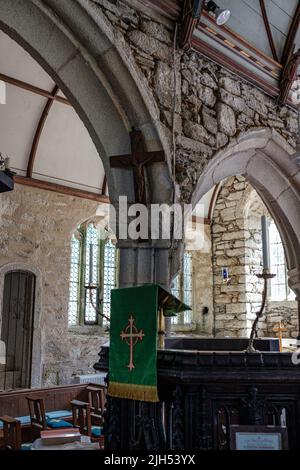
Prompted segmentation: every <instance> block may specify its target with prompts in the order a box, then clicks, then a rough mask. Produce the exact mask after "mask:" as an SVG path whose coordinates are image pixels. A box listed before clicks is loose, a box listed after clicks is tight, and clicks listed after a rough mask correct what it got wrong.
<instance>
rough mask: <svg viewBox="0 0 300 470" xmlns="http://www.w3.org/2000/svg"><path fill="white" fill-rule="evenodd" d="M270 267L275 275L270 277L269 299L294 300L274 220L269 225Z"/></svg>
mask: <svg viewBox="0 0 300 470" xmlns="http://www.w3.org/2000/svg"><path fill="white" fill-rule="evenodd" d="M269 239H270V269H271V273H273V274H276V277H274V278H273V279H271V295H270V299H271V300H278V301H280V300H295V294H294V293H293V291H291V289H290V288H289V286H288V282H287V268H286V262H285V256H284V249H283V245H282V241H281V238H280V234H279V232H278V230H277V227H276V225H275V222H274V221H272V222H271V223H270V225H269Z"/></svg>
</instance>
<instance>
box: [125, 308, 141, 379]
mask: <svg viewBox="0 0 300 470" xmlns="http://www.w3.org/2000/svg"><path fill="white" fill-rule="evenodd" d="M128 321H129V323H128V325H127V326H126V328H125V330H124V331H121V334H120V336H121V338H122V341H124V340H125V342H126V343H127V344H128V346H129V351H130V352H129V364H128V366H127V367H128V369H129V370H130V372H131V371H132V370H133V369H134V368H135V365H134V362H133V353H134V347H135V345H136V344H137V342H138V341H143V338H144V336H145V333H144V332H143V330H140V331H138V329H137V327H136V326H135V325H134V322H135V318H133V316H132V315H130V317H129V318H128Z"/></svg>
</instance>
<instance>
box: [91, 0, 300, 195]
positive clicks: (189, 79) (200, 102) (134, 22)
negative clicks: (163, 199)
mask: <svg viewBox="0 0 300 470" xmlns="http://www.w3.org/2000/svg"><path fill="white" fill-rule="evenodd" d="M93 3H94V4H95V5H96V6H97V8H99V10H101V11H102V13H103V14H104V16H105V17H106V19H107V21H108V22H109V23H110V24H112V25H113V27H114V28H115V31H116V33H117V32H118V34H121V35H122V36H123V38H124V40H125V42H126V43H127V45H129V46H130V49H131V51H132V56H133V59H134V61H135V63H136V65H137V69H138V70H139V71H140V72H141V74H140V75H141V77H142V81H143V83H144V86H145V87H146V88H147V90H148V91H149V92H150V94H152V96H153V101H154V103H156V105H157V109H158V114H159V116H160V120H161V123H162V125H163V127H164V129H165V133H166V136H167V137H168V138H169V142H170V147H172V132H173V129H174V132H175V138H176V147H177V149H176V161H177V165H176V172H177V181H178V183H179V185H180V190H181V197H182V200H183V201H188V200H189V199H190V197H191V194H192V191H193V189H194V187H195V185H196V182H197V180H198V178H199V176H200V174H201V173H202V171H203V169H204V167H205V165H206V164H207V162H208V161H209V160H210V159H211V158H212V156H213V155H214V154H215V153H216V151H217V150H219V149H221V148H223V147H225V146H226V145H227V144H228V143H229V142H231V141H232V140H234V139H235V138H236V137H237V136H238V135H239V134H240V133H243V132H244V131H246V130H249V129H251V128H255V127H271V128H273V129H276V131H278V132H279V134H281V135H282V136H283V137H284V138H285V139H286V140H287V142H289V143H290V144H291V145H292V146H294V145H295V142H294V134H295V133H296V132H297V120H296V114H295V112H294V111H292V110H289V109H287V108H286V107H282V108H278V107H277V105H276V103H275V101H274V99H272V98H270V97H269V96H267V95H266V94H265V93H263V92H262V91H260V90H258V89H257V88H256V87H254V86H253V85H251V84H248V83H247V82H246V81H244V80H241V79H239V78H237V77H236V76H235V75H233V74H232V73H230V72H228V71H226V70H225V69H224V68H223V67H221V66H219V65H216V64H215V63H213V62H212V61H210V60H208V59H206V58H205V57H204V56H203V55H202V54H200V53H199V52H196V51H193V50H191V51H190V52H188V53H182V51H176V52H175V53H174V50H173V44H174V32H173V30H172V28H173V27H171V26H170V25H168V24H167V23H166V22H164V21H163V20H162V19H160V18H158V17H157V16H156V17H155V20H154V19H153V18H152V17H150V16H149V15H148V14H146V13H144V12H142V11H139V10H136V9H135V8H134V7H132V6H131V3H130V2H125V1H119V0H117V1H113V2H110V1H108V0H93Z"/></svg>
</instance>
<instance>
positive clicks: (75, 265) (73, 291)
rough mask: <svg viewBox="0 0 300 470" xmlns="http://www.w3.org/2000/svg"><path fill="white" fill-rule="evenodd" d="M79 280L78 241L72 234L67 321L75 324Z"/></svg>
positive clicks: (77, 317)
mask: <svg viewBox="0 0 300 470" xmlns="http://www.w3.org/2000/svg"><path fill="white" fill-rule="evenodd" d="M79 280H80V241H79V240H78V239H77V238H76V237H75V235H73V236H72V240H71V269H70V294H69V309H68V323H69V325H70V326H75V325H77V324H78V321H79V303H78V301H79Z"/></svg>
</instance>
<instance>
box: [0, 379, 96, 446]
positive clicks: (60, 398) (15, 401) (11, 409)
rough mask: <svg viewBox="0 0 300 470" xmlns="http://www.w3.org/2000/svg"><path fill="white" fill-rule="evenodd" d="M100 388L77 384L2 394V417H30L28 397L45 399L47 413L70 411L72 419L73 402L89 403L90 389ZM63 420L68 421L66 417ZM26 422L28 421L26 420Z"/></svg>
mask: <svg viewBox="0 0 300 470" xmlns="http://www.w3.org/2000/svg"><path fill="white" fill-rule="evenodd" d="M89 386H92V387H97V388H98V387H99V388H100V389H104V387H103V386H102V385H96V384H75V385H60V386H57V387H49V388H39V389H38V388H34V389H22V390H11V391H4V392H0V416H5V415H8V416H10V417H12V418H20V417H27V416H29V409H28V403H27V399H26V397H28V396H30V397H33V398H34V397H36V398H43V400H44V404H45V409H46V413H48V412H51V411H52V412H54V411H57V410H69V411H70V417H69V419H72V418H71V404H70V403H71V401H72V400H80V401H84V402H88V401H89V391H88V387H89ZM63 419H68V418H66V417H64V418H63ZM25 421H26V420H25ZM21 427H22V441H23V442H24V441H27V440H28V438H29V436H30V428H31V426H30V421H29V422H28V423H26V424H22V425H21ZM3 445H4V441H3V430H2V429H0V448H1V447H3Z"/></svg>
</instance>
